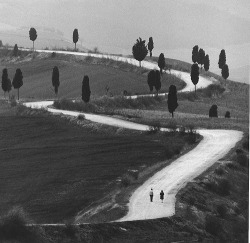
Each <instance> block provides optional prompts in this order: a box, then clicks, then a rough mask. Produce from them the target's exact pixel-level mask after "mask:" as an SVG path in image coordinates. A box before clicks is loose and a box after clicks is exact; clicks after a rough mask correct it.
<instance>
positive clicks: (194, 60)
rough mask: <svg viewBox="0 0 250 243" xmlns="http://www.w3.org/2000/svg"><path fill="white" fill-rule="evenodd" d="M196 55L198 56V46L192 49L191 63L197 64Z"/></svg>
mask: <svg viewBox="0 0 250 243" xmlns="http://www.w3.org/2000/svg"><path fill="white" fill-rule="evenodd" d="M198 54H199V46H198V45H196V46H194V47H193V51H192V61H193V63H196V62H198Z"/></svg>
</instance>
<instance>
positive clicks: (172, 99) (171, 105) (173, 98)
mask: <svg viewBox="0 0 250 243" xmlns="http://www.w3.org/2000/svg"><path fill="white" fill-rule="evenodd" d="M177 107H178V103H177V89H176V86H175V85H170V87H169V92H168V111H169V112H170V113H171V114H172V117H174V111H175V110H176V108H177Z"/></svg>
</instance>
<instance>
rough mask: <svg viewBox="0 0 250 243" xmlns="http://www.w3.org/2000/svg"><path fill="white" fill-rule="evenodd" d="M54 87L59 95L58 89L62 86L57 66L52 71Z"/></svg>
mask: <svg viewBox="0 0 250 243" xmlns="http://www.w3.org/2000/svg"><path fill="white" fill-rule="evenodd" d="M52 85H53V87H54V89H55V94H56V95H57V94H58V87H59V85H60V81H59V69H58V67H57V66H55V67H54V68H53V71H52Z"/></svg>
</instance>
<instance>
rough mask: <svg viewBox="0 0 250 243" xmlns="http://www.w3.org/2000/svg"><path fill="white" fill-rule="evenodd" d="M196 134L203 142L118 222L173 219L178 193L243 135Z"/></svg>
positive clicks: (140, 192) (113, 121)
mask: <svg viewBox="0 0 250 243" xmlns="http://www.w3.org/2000/svg"><path fill="white" fill-rule="evenodd" d="M52 104H53V101H44V102H28V103H24V105H26V106H27V107H31V108H42V107H44V108H46V107H47V106H50V105H52ZM47 109H48V111H49V112H52V113H61V114H64V115H70V116H75V117H76V116H78V115H80V114H84V115H85V118H86V119H87V120H90V121H93V122H98V123H101V124H106V125H110V126H116V127H122V128H127V129H134V130H140V131H146V130H148V129H149V127H148V126H147V125H142V124H137V123H133V122H129V121H124V120H121V119H117V118H112V117H108V116H104V115H95V114H88V113H82V112H77V111H66V110H59V109H53V108H47ZM197 132H198V133H199V134H201V135H202V136H203V140H202V141H201V142H200V143H199V144H198V145H197V146H196V147H195V148H194V149H193V150H191V151H190V152H188V153H187V154H185V155H183V156H181V157H180V158H179V159H177V160H176V161H174V162H172V163H171V164H170V165H169V166H167V167H165V168H164V169H162V170H161V171H159V172H158V173H156V174H155V175H154V176H153V177H151V178H150V179H148V180H147V181H146V182H145V183H144V184H143V185H142V186H140V187H139V188H138V189H137V190H136V191H135V192H134V193H133V195H132V197H131V198H130V201H129V204H128V214H127V215H126V216H125V217H124V218H122V219H120V220H118V221H132V220H145V219H154V218H162V217H169V216H171V215H173V214H174V213H175V201H176V199H175V196H176V194H177V192H178V191H179V190H180V189H181V188H183V187H184V186H185V185H186V184H187V183H188V182H189V181H191V180H192V179H194V178H195V177H197V176H198V175H200V174H201V173H202V172H204V171H205V170H206V169H207V168H209V167H210V166H211V165H213V164H214V163H215V162H216V161H218V160H219V159H221V158H223V157H224V156H225V155H226V154H227V153H228V152H229V151H230V149H231V148H233V147H234V146H235V145H236V143H237V142H238V141H240V140H241V138H242V137H243V132H240V131H234V130H206V129H199V130H197ZM150 188H153V190H154V194H155V199H154V202H153V203H151V202H149V190H150ZM160 190H163V191H164V193H165V200H164V203H161V202H160V199H159V193H160Z"/></svg>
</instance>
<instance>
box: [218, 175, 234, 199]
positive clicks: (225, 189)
mask: <svg viewBox="0 0 250 243" xmlns="http://www.w3.org/2000/svg"><path fill="white" fill-rule="evenodd" d="M230 189H231V184H230V182H229V181H228V180H227V179H225V178H223V179H220V180H219V181H218V185H217V192H218V193H220V194H221V195H225V196H226V195H228V194H229V193H230Z"/></svg>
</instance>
